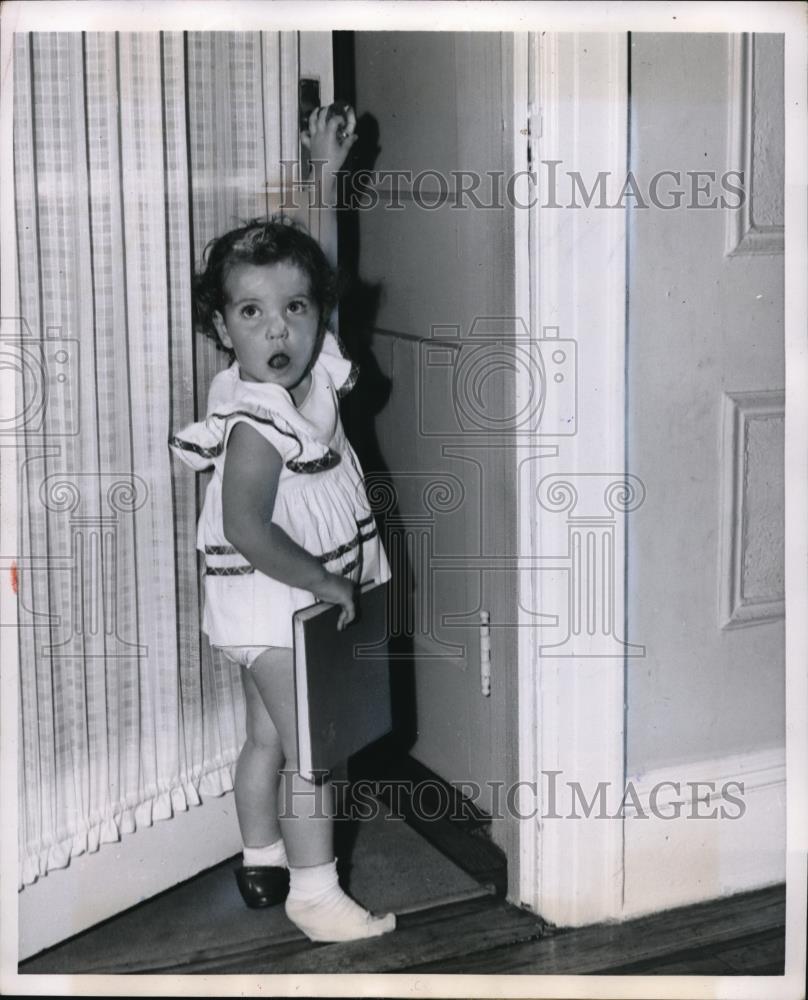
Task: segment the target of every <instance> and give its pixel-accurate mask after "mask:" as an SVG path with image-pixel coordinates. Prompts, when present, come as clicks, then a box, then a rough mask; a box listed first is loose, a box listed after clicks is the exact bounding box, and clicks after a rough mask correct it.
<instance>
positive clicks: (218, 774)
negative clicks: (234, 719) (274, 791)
mask: <svg viewBox="0 0 808 1000" xmlns="http://www.w3.org/2000/svg"><path fill="white" fill-rule="evenodd" d="M235 770H236V760H235V758H234V759H233V760H232V761H231V762H229V763H226V764H224V765H222V766H219V767H216V768H215V769H213V770H210V771H206V772H205V773H204V774H202V775H199V776H198V777H196V778H186V779H180V781H179V783H178V784H175V785H172V787H171V788H168V789H165V790H163V791H158V792H156V793H155V794H154V795H152V796H150V797H149V798H148V799H145V800H144V801H142V802H139V803H138V804H137V805H136V806H131V807H123V806H121V804H120V803H119V804H118V805H117V806H116V807H115V808H114V809H113V811H112V813H110V814H109V815H107V816H105V817H103V818H102V819H100V820H98V821H97V822H95V823H89V824H87V825H85V826H82V827H81V828H80V829H79V830H78V831H77V832H76V833H75V834H73V835H71V836H68V837H65V838H64V839H63V840H60V841H57V842H56V843H54V844H51V845H49V846H46V847H43V848H42V849H41V850H39V851H37V852H33V853H29V854H26V855H25V856H24V857H23V858H22V859H21V860H20V865H19V876H18V882H17V889H18V891H22V890H23V889H24V888H25V887H26V886H27V885H32V884H33V883H34V882H36V881H37V880H38V879H40V878H42V877H43V876H45V875H47V874H48V872H49V871H51V869H54V868H66V867H67V866H68V865H69V864H70V859H71V858H74V857H79V856H80V855H82V854H94V853H95V852H96V851H97V850H98V849H99V847H100V846H101V844H113V843H117V842H118V841H120V839H121V836H122V835H123V834H125V833H134V832H135V831H136V830H137V829H138V827H149V826H152V825H153V823H154V821H155V820H166V819H171V818H172V817H173V816H174V814H175V813H176V812H186V811H187V810H188V809H189V807H190V806H198V805H201V804H202V798H201V797H204V798H220V797H221V796H222V795H226V794H227V793H228V792H232V791H233V779H234V777H235Z"/></svg>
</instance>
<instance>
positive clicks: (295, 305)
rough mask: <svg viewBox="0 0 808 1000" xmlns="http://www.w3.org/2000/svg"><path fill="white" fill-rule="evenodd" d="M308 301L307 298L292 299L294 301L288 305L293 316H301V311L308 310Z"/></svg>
mask: <svg viewBox="0 0 808 1000" xmlns="http://www.w3.org/2000/svg"><path fill="white" fill-rule="evenodd" d="M306 307H307V302H306V300H305V299H292V301H291V302H290V303H289V305H288V306H287V308H288V310H289V312H290V313H291V314H292V315H293V316H299V315H300V314H301V313H304V312H305V311H306Z"/></svg>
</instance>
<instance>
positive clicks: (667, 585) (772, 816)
mask: <svg viewBox="0 0 808 1000" xmlns="http://www.w3.org/2000/svg"><path fill="white" fill-rule="evenodd" d="M631 67H632V68H631V133H632V143H631V166H632V169H633V170H634V172H635V174H636V175H637V177H638V178H640V179H641V183H642V184H643V185H649V183H650V180H651V178H652V177H654V176H655V175H657V174H659V173H660V172H661V171H664V170H667V171H679V172H680V182H679V183H677V182H676V178H675V177H672V176H670V175H668V176H667V177H663V178H662V186H661V187H660V189H659V190H660V192H662V193H661V195H660V200H661V201H662V202H664V204H666V205H668V206H669V205H672V204H674V203H675V201H676V198H675V196H674V194H673V189H674V187H679V188H680V189H681V190H683V192H684V197H682V198H680V199H679V200H680V201H681V204H680V207H679V208H660V207H658V206H653V205H652V206H650V207H649V208H647V209H644V208H635V209H633V210H632V211H631V212H630V221H629V231H630V252H629V261H630V287H629V300H628V302H629V336H628V347H627V354H628V359H629V366H628V386H627V395H628V406H627V412H628V421H629V442H628V467H629V470H630V471H631V472H632V473H633V474H635V475H637V476H639V477H640V478H641V479H642V480H643V482H644V484H645V487H646V500H645V503H644V505H643V506H642V507H641V508H640V509H639V510H638V511H637V512H636V514H634V515H633V516H632V518H631V519H630V525H629V548H628V566H629V570H628V572H629V585H628V595H629V609H628V620H629V623H630V627H631V635H632V638H633V639H634V640H635V641H637V642H641V643H642V644H643V645H644V646H645V647H646V656H645V658H644V660H638V661H636V662H635V663H633V664H632V665H631V666H630V668H629V670H628V674H627V714H626V730H627V749H626V753H627V772H628V774H629V775H646V776H648V777H647V781H648V782H649V783H650V782H652V781H654V780H656V777H658V776H660V775H663V774H664V775H667V776H670V773H671V772H672V771H673V772H675V773H676V774H677V775H678V777H679V780H682V781H684V780H685V779H687V778H693V779H695V780H700V781H711V780H713V781H714V780H716V779H717V778H720V779H721V780H726V779H728V778H732V779H733V780H738V781H740V782H742V783H743V784H744V785H745V787H746V799H745V810H746V812H745V816H744V821H743V823H723V824H716V823H711V824H702V825H703V826H704V827H705V829H704V830H702V832H701V833H700V834H698V835H697V834H696V831H695V827H696V826H698V825H699V824H694V823H683V824H682V825H681V827H680V828H678V829H677V830H676V831H674V830H673V825H672V824H665V823H662V824H656V827H657V830H656V832H657V837H658V841H655V842H654V843H650V842H643V841H642V835H643V831H641V830H640V829H639V827H640V825H641V824H637V823H634V824H633V825H632V824H631V823H629V824H627V837H628V838H629V839H628V841H627V851H626V858H627V861H626V865H627V867H626V906H627V908H628V909H630V910H634V911H635V912H636V911H637V910H640V909H643V908H645V909H647V908H650V907H653V906H655V905H663V903H664V905H667V906H673V905H678V904H681V903H685V902H690V901H692V900H693V899H697V898H707V897H709V896H711V895H719V894H721V893H724V892H727V891H739V890H740V889H744V888H751V887H752V886H754V885H760V884H765V883H766V882H767V881H773V880H776V879H777V878H779V877H782V875H783V874H784V863H785V855H784V846H785V842H784V838H785V816H784V778H785V772H784V745H785V691H784V682H785V655H784V628H783V625H784V572H783V571H784V534H783V527H784V525H783V516H784V461H783V449H784V386H785V381H784V294H783V233H784V228H783V227H784V216H783V125H784V121H783V116H784V103H783V36H782V35H780V36H777V35H755V36H731V35H710V34H705V35H696V34H689V35H677V34H667V35H651V34H649V35H643V34H640V35H636V36H633V37H632V43H631ZM694 171H702V172H703V173H702V174H701V177H700V178H699V179H698V181H696V180H695V179H694V174H693V172H694ZM728 171H733V172H735V173H734V174H732V175H730V176H729V184H730V185H733V186H734V187H735V188H736V189H738V188H740V189H742V192H743V198H742V199H741V198H740V197H739V196H738V195H737V193H732V192H731V191H730V190H729V188H728V187H727V186H726V185H725V184H724V183H723V182H722V177H725V175H726V174H727V172H728ZM688 172H690V173H688ZM737 172H743V174H744V179H743V181H741V180H740V178H739V177H738V173H737ZM697 186H698V187H700V188H701V192H698V191H697V190H696V187H697ZM722 200H723V201H725V202H726V204H727V206H728V207H723V206H722ZM696 201H698V202H699V203H700V206H701V207H699V206H697V205H696V204H695V202H696ZM741 201H742V204H740V205H739V202H741ZM705 206H706V207H705ZM660 825H661V826H666V827H667V829H666V830H664V831H660V830H659V829H658V828H659V826H660ZM646 826H647V827H648V831H646V835H647V836H650V835H651V833H652V832H653V830H652V827H653V824H646ZM707 827H709V831H708V830H707V829H706V828H707ZM747 828H748V830H749V831H750V832H749V833H744V830H746V829H747ZM636 838H640V839H639V840H636ZM657 848H660V850H657ZM644 858H645V859H647V860H645V861H643V859H644ZM666 866H669V873H670V876H671V877H670V879H668V878H667V877H666V878H665V879H664V882H665V885H666V888H665V890H664V893H663V892H662V889H661V888H660V881H659V879H660V872H665V873H667V872H668V867H666ZM652 875H653V878H652V877H651V876H652ZM655 884H656V886H657V888H656V890H655V891H654V889H653V886H654V885H655ZM649 893H654V894H652V895H649Z"/></svg>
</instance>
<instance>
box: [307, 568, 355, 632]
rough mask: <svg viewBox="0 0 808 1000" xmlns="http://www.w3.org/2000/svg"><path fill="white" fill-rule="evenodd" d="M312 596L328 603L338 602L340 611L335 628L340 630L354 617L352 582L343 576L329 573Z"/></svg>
mask: <svg viewBox="0 0 808 1000" xmlns="http://www.w3.org/2000/svg"><path fill="white" fill-rule="evenodd" d="M314 596H315V597H318V598H319V599H320V600H321V601H328V603H329V604H339V605H341V606H342V612H341V614H340V616H339V619H338V620H337V628H338V629H339V631H340V632H341V631H342V630H343V629H344V628H345V627H346V626H347V625H350V624H351V622H352V621H353V620H354V618H356V607H355V605H354V584H353V583H352V582H351V581H350V580H346V579H345V577H344V576H337V575H336V574H335V573H329V574H328V576H327V577H326V578H325V580H324V581H323V582H322V583H320V584H319V585H318V586H317V589H316V590H315V591H314Z"/></svg>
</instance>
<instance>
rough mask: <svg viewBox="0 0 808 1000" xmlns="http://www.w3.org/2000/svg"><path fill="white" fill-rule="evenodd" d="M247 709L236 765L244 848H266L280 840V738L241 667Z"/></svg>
mask: <svg viewBox="0 0 808 1000" xmlns="http://www.w3.org/2000/svg"><path fill="white" fill-rule="evenodd" d="M241 678H242V681H243V684H244V697H245V701H246V709H247V739H246V742H245V743H244V746H243V747H242V749H241V754H240V755H239V759H238V764H237V765H236V780H235V798H236V812H237V814H238V824H239V829H240V830H241V839H242V842H243V844H244V846H245V847H266V846H267V845H268V844H274V843H275V842H276V841H277V840H279V839H280V836H281V831H280V826H279V824H278V777H279V771H280V769H281V768H282V767H283V761H284V754H283V747H282V745H281V738H280V736H279V735H278V730H277V729H276V728H275V724H274V723H273V721H272V718H271V716H270V714H269V712H268V711H267V709H266V706H265V705H264V701H263V698H262V697H261V692H260V691H259V689H258V686H257V685H256V683H255V680H254V679H253V677H252V675H251V673H250V671H249V670H248V669H247V668H246V667H242V668H241Z"/></svg>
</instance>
